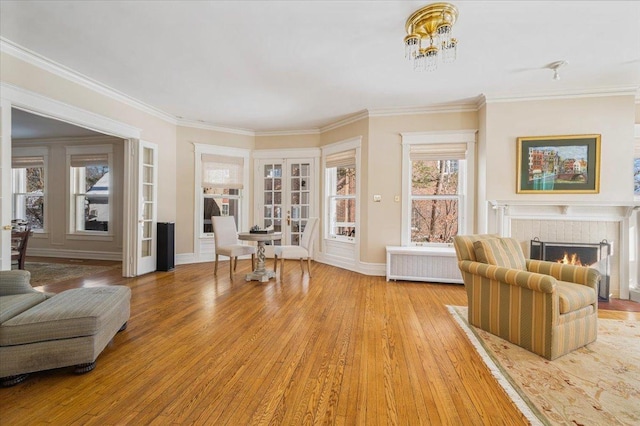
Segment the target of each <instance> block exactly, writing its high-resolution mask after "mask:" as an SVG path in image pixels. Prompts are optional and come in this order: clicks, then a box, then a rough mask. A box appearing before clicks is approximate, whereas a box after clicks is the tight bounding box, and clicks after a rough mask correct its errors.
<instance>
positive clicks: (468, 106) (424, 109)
mask: <svg viewBox="0 0 640 426" xmlns="http://www.w3.org/2000/svg"><path fill="white" fill-rule="evenodd" d="M477 110H478V107H477V105H476V103H457V104H456V103H452V104H440V105H431V106H419V107H416V106H414V107H392V108H373V109H369V110H368V111H369V117H388V116H397V115H417V114H443V113H451V112H476V111H477Z"/></svg>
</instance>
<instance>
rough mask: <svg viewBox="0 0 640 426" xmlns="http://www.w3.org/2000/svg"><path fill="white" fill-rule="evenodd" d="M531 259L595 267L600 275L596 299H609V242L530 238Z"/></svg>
mask: <svg viewBox="0 0 640 426" xmlns="http://www.w3.org/2000/svg"><path fill="white" fill-rule="evenodd" d="M530 249H531V259H537V260H546V261H550V262H558V263H569V264H572V265H581V266H589V267H591V268H595V269H597V270H598V272H600V274H601V275H602V279H601V280H600V286H599V288H598V300H603V301H608V300H609V280H610V271H609V256H611V254H612V253H611V243H609V242H608V241H607V240H602V241H601V242H599V243H568V242H564V243H563V242H560V243H551V242H546V241H540V240H539V239H538V238H537V237H536V238H534V239H533V240H531V246H530Z"/></svg>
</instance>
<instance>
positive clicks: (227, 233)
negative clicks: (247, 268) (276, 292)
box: [211, 216, 256, 281]
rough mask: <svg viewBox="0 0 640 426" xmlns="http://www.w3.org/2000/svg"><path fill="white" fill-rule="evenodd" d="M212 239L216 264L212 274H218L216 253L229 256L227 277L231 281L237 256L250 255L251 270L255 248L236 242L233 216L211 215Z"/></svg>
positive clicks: (236, 263)
mask: <svg viewBox="0 0 640 426" xmlns="http://www.w3.org/2000/svg"><path fill="white" fill-rule="evenodd" d="M211 224H212V225H213V239H214V241H215V245H216V247H215V251H216V265H215V267H214V269H213V275H217V274H218V255H223V256H228V257H229V278H230V279H231V281H233V272H235V270H236V267H237V266H238V256H243V255H245V254H250V255H251V270H253V267H254V264H255V254H256V248H255V247H254V246H247V245H244V244H240V243H239V242H238V232H237V230H236V220H235V218H234V217H233V216H212V217H211Z"/></svg>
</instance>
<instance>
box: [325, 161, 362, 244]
mask: <svg viewBox="0 0 640 426" xmlns="http://www.w3.org/2000/svg"><path fill="white" fill-rule="evenodd" d="M353 167H354V168H355V164H354V165H353ZM337 170H338V167H328V168H326V169H325V188H326V197H327V206H328V211H329V214H328V215H327V230H326V238H332V239H334V240H340V241H348V242H353V241H354V240H355V237H349V236H346V235H336V234H334V233H333V230H334V228H337V227H353V228H354V229H355V228H356V222H337V221H334V220H333V217H334V214H333V213H334V207H335V205H336V202H337V201H338V200H354V201H355V200H356V199H357V194H350V195H337V194H336V185H337V184H338V182H337ZM357 175H358V170H357V169H356V185H357V184H358V181H357ZM357 213H358V210H357V208H356V214H357Z"/></svg>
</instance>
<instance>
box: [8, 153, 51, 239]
mask: <svg viewBox="0 0 640 426" xmlns="http://www.w3.org/2000/svg"><path fill="white" fill-rule="evenodd" d="M11 156H12V157H13V158H15V157H42V159H43V163H44V164H43V168H44V191H43V195H42V198H43V203H44V211H43V218H42V229H33V230H32V231H33V233H34V234H46V233H48V222H49V220H48V211H49V202H48V193H49V189H48V188H49V180H48V179H49V177H48V176H49V149H47V148H37V147H33V148H31V147H30V148H14V149H12V151H11ZM18 170H26V169H14V168H12V188H11V189H12V203H13V204H12V214H13V212H14V211H15V210H16V198H17V196H18V195H29V194H27V192H26V184H27V183H26V175H25V173H24V172H19V171H18ZM19 191H24V192H19ZM14 216H15V215H14ZM14 219H15V217H14Z"/></svg>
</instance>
